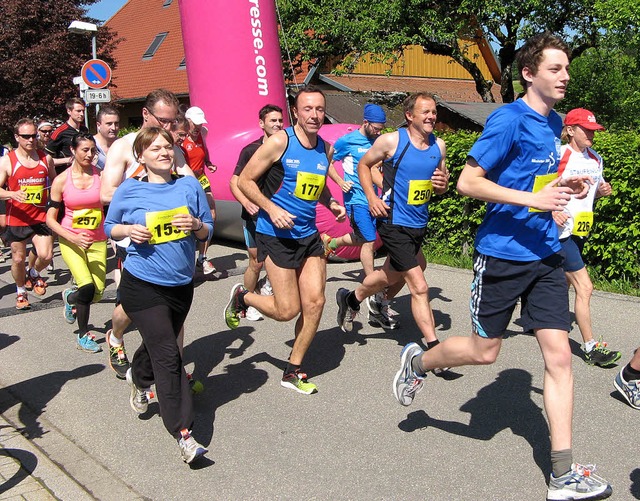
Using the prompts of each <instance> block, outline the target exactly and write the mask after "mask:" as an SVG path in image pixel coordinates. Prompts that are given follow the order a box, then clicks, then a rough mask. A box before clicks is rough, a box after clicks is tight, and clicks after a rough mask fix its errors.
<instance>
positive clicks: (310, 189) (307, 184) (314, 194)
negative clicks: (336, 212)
mask: <svg viewBox="0 0 640 501" xmlns="http://www.w3.org/2000/svg"><path fill="white" fill-rule="evenodd" d="M325 180H326V178H325V176H323V175H321V174H311V173H310V172H298V177H297V179H296V189H295V191H294V192H293V194H294V195H295V196H296V197H298V198H300V199H301V200H318V198H320V194H321V193H322V190H323V189H324V183H325Z"/></svg>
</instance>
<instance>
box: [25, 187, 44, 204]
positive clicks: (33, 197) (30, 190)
mask: <svg viewBox="0 0 640 501" xmlns="http://www.w3.org/2000/svg"><path fill="white" fill-rule="evenodd" d="M21 189H22V191H24V192H25V193H26V194H27V198H26V199H25V201H24V203H25V204H33V205H37V204H41V203H42V192H43V187H42V186H28V185H27V186H22V188H21Z"/></svg>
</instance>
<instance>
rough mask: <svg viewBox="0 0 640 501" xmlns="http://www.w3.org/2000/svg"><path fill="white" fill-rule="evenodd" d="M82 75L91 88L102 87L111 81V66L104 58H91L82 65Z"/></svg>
mask: <svg viewBox="0 0 640 501" xmlns="http://www.w3.org/2000/svg"><path fill="white" fill-rule="evenodd" d="M80 76H81V77H82V80H84V83H86V84H87V85H88V86H89V87H90V88H91V89H102V88H103V87H106V86H107V85H109V82H110V81H111V68H110V67H109V65H108V64H107V63H105V62H104V61H103V60H102V59H90V60H89V61H87V62H86V63H84V64H83V65H82V71H81V72H80Z"/></svg>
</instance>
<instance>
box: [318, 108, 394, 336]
mask: <svg viewBox="0 0 640 501" xmlns="http://www.w3.org/2000/svg"><path fill="white" fill-rule="evenodd" d="M363 118H364V120H363V122H362V125H361V126H360V128H358V130H355V131H353V132H350V133H349V134H346V135H345V136H342V137H341V138H339V139H338V140H337V141H336V144H335V145H334V146H333V147H334V153H333V159H334V161H335V160H340V161H342V169H343V171H344V179H342V178H341V177H340V175H339V174H338V172H337V171H336V169H335V167H334V166H333V164H331V166H330V167H329V177H330V178H331V179H333V181H334V182H335V183H336V184H338V186H340V188H341V189H342V191H343V192H344V206H345V208H346V209H347V217H348V218H349V222H350V223H351V228H352V230H353V231H351V232H350V233H347V234H345V235H342V236H340V237H336V238H332V237H331V236H329V235H327V234H326V233H325V234H323V235H321V238H322V241H323V243H324V247H325V253H326V254H327V255H329V254H333V253H334V252H335V251H336V249H337V248H338V247H342V246H360V262H361V263H362V269H363V271H364V276H365V277H367V276H368V275H370V274H371V273H372V272H373V263H374V252H375V243H376V237H377V233H376V219H375V218H374V217H373V216H372V215H371V212H369V202H368V201H367V197H366V195H365V193H364V190H363V189H362V185H361V184H360V178H359V177H358V162H360V159H361V158H362V157H363V156H364V154H365V153H366V152H367V151H369V148H371V146H372V145H373V143H374V141H375V140H376V139H377V138H378V136H379V135H380V133H381V131H382V129H383V128H384V124H385V123H386V121H387V116H386V113H385V112H384V110H383V109H382V108H381V107H380V106H378V105H377V104H372V103H368V104H366V105H365V107H364V117H363ZM380 165H381V164H380ZM371 175H372V178H373V183H374V191H375V192H376V195H377V194H378V188H382V173H381V172H380V170H379V169H377V168H376V169H372V170H371ZM367 305H368V306H369V305H371V307H370V308H368V310H369V321H370V322H371V323H373V324H377V325H379V326H380V327H383V328H385V329H395V328H397V327H399V323H398V322H397V320H396V319H395V318H393V316H392V315H390V313H391V312H393V310H391V308H390V307H389V300H388V299H387V296H386V292H385V291H380V292H379V293H378V294H376V295H375V296H372V297H371V298H370V299H368V300H367Z"/></svg>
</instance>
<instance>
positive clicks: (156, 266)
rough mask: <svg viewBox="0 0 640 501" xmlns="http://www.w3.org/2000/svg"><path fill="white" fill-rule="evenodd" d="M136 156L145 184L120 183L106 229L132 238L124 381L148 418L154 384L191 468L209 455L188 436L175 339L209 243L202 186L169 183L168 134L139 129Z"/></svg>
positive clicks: (125, 294) (125, 295) (124, 293)
mask: <svg viewBox="0 0 640 501" xmlns="http://www.w3.org/2000/svg"><path fill="white" fill-rule="evenodd" d="M133 151H134V155H135V157H136V160H137V161H139V162H140V165H142V166H144V167H145V169H146V173H147V177H146V182H142V181H137V180H135V179H127V180H126V181H124V182H123V183H122V184H121V185H120V187H119V188H118V189H117V190H116V192H115V194H114V197H113V200H112V201H111V205H110V206H109V213H108V215H107V219H106V221H105V231H106V233H107V235H108V236H109V237H111V238H113V239H114V240H120V239H123V238H125V237H129V238H131V244H130V245H129V247H127V260H126V261H125V263H124V269H123V273H122V280H121V282H120V289H119V290H120V301H121V304H122V306H123V308H124V311H125V312H126V313H127V315H128V316H129V317H130V318H131V320H132V321H133V322H134V323H135V324H136V326H137V327H138V330H139V331H140V335H141V336H142V344H141V345H140V348H138V350H137V351H136V353H135V355H134V356H133V361H132V363H131V368H130V369H129V370H128V371H127V375H126V379H127V382H128V383H129V385H130V386H131V397H130V403H131V407H132V408H133V409H134V410H135V411H136V412H137V413H139V414H142V413H144V412H146V410H147V406H148V397H149V393H150V387H151V385H152V384H154V383H155V385H156V392H157V395H158V403H159V404H160V414H161V416H162V420H163V422H164V425H165V428H166V429H167V430H168V431H169V433H171V435H173V436H174V437H175V438H176V439H177V440H178V442H179V445H180V452H181V454H182V459H183V460H184V461H185V462H186V463H191V462H193V461H194V460H195V459H197V458H198V457H200V456H202V455H203V454H205V453H206V452H207V449H206V448H205V447H203V446H202V445H200V444H199V443H198V442H196V440H195V439H194V438H193V437H192V436H191V432H190V429H191V426H192V424H193V402H192V396H191V391H190V389H189V382H188V379H187V375H186V372H185V371H184V367H183V365H182V357H181V355H180V350H179V349H178V344H177V337H178V334H179V332H180V329H181V328H182V325H183V324H184V321H185V319H186V317H187V313H188V312H189V308H190V307H191V301H192V299H193V272H194V269H195V262H194V259H193V256H194V252H195V247H196V240H197V241H201V242H202V241H208V240H209V239H210V238H211V235H212V233H213V220H212V219H211V213H210V212H209V206H208V204H207V200H206V196H205V193H204V191H203V189H202V187H201V186H200V183H198V181H197V180H196V179H195V178H192V177H182V178H176V177H174V176H173V174H172V169H173V138H172V137H171V135H170V134H169V133H168V132H167V131H165V130H164V129H161V128H159V127H150V128H144V129H142V130H141V131H140V132H139V133H138V135H137V136H136V138H135V141H134V143H133Z"/></svg>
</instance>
